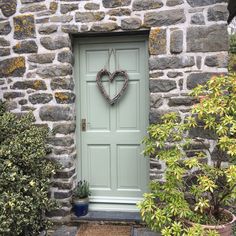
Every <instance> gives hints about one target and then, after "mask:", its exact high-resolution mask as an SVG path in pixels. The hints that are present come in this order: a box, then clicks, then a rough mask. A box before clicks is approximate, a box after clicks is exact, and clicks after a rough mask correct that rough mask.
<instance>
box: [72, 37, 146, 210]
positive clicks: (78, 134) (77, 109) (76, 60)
mask: <svg viewBox="0 0 236 236" xmlns="http://www.w3.org/2000/svg"><path fill="white" fill-rule="evenodd" d="M106 42H107V43H116V42H117V43H121V42H127V43H128V42H130V43H131V42H144V45H145V52H146V55H145V57H146V61H145V62H144V63H145V66H144V67H145V68H146V69H145V74H146V76H145V79H146V80H147V82H146V83H145V84H146V88H145V91H146V94H147V95H146V96H145V101H144V103H145V110H146V114H147V124H146V125H147V127H148V125H149V119H148V117H149V113H150V96H149V94H150V92H149V82H148V81H149V70H148V58H149V54H148V35H147V34H145V35H140V34H139V35H129V36H126V35H116V34H114V35H109V36H104V35H101V36H96V37H95V36H88V37H77V38H75V39H74V42H73V46H74V48H73V53H74V81H75V93H76V96H77V99H76V101H75V114H76V153H77V156H76V174H77V175H76V176H77V178H76V181H79V180H81V179H82V138H81V132H82V131H81V123H80V122H81V103H80V102H82V95H81V92H80V86H81V79H80V61H79V53H80V50H79V49H80V45H81V44H94V43H96V44H99V43H102V44H104V43H106ZM78 93H79V94H78ZM140 141H141V140H140ZM141 147H143V145H141ZM142 149H143V148H142ZM146 163H147V164H146V168H147V176H146V179H147V181H149V180H150V162H149V159H148V160H147V161H146ZM104 203H106V199H105V198H104ZM120 203H121V204H122V201H121V202H120ZM101 205H102V204H101ZM104 206H105V205H104ZM104 209H105V208H104ZM118 209H120V208H119V207H118ZM127 209H128V208H127ZM128 211H130V210H128ZM131 211H132V210H131Z"/></svg>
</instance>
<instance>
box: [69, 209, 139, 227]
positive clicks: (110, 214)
mask: <svg viewBox="0 0 236 236" xmlns="http://www.w3.org/2000/svg"><path fill="white" fill-rule="evenodd" d="M71 221H72V222H81V221H108V222H109V221H112V222H129V223H130V222H134V223H137V224H139V223H141V218H140V214H139V212H118V211H89V213H88V214H87V215H86V216H81V217H77V216H75V215H72V216H71Z"/></svg>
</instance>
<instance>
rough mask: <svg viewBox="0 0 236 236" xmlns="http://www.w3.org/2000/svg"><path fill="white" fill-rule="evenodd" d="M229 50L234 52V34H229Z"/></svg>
mask: <svg viewBox="0 0 236 236" xmlns="http://www.w3.org/2000/svg"><path fill="white" fill-rule="evenodd" d="M229 52H230V53H236V34H232V35H230V46H229Z"/></svg>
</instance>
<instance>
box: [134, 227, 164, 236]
mask: <svg viewBox="0 0 236 236" xmlns="http://www.w3.org/2000/svg"><path fill="white" fill-rule="evenodd" d="M131 236H161V234H160V233H155V232H153V231H151V230H149V229H147V228H133V231H132V234H131Z"/></svg>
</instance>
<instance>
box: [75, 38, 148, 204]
mask: <svg viewBox="0 0 236 236" xmlns="http://www.w3.org/2000/svg"><path fill="white" fill-rule="evenodd" d="M77 46H78V54H79V56H78V58H77V61H78V62H79V63H78V62H77V63H76V66H78V67H79V69H78V68H77V71H78V70H79V76H78V77H79V81H80V83H79V86H78V93H79V94H80V101H78V104H80V107H79V108H77V109H79V111H80V112H79V116H80V119H86V122H87V129H86V131H85V132H82V131H80V133H79V140H80V143H81V147H80V158H81V159H80V165H81V178H82V179H86V180H88V181H89V182H90V186H91V190H92V196H91V201H92V202H96V203H98V204H99V202H102V203H104V202H105V203H112V204H113V205H114V204H120V203H123V204H135V203H136V202H137V201H138V200H139V199H140V198H141V197H142V194H143V193H144V192H145V191H147V182H148V172H149V167H148V161H147V159H145V158H143V157H142V155H141V154H140V153H141V151H142V147H141V145H140V143H141V140H142V138H143V136H144V135H145V134H146V128H147V126H148V112H149V103H148V97H149V91H148V74H147V48H146V41H145V39H143V38H138V37H129V39H128V40H127V39H124V38H123V39H122V40H121V41H119V40H116V39H109V40H108V39H104V41H99V43H98V41H96V39H94V40H93V41H92V40H85V41H84V42H83V41H80V42H79V43H78V45H77ZM111 51H113V52H114V53H111ZM109 55H111V56H110V60H108V58H109ZM78 59H79V60H78ZM104 67H106V68H107V69H108V70H109V71H110V72H111V73H112V72H114V71H115V70H119V69H121V70H126V71H127V73H128V76H129V84H128V89H127V90H126V92H125V94H124V95H123V96H122V97H121V99H120V101H118V103H116V104H114V105H110V104H109V103H108V102H107V101H106V99H105V98H104V97H103V96H102V94H101V93H100V91H99V89H98V87H97V84H96V75H97V73H98V71H100V70H101V69H103V68H104ZM102 81H103V86H104V87H105V89H106V91H107V93H108V94H109V95H110V96H111V97H112V96H115V95H116V94H117V93H118V92H119V91H120V89H121V88H122V86H123V83H124V82H123V78H121V77H117V78H116V79H115V80H114V81H113V83H110V82H109V81H108V78H103V79H102ZM77 120H78V119H77ZM78 122H80V120H79V121H78ZM77 127H80V124H79V123H78V126H77Z"/></svg>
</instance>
